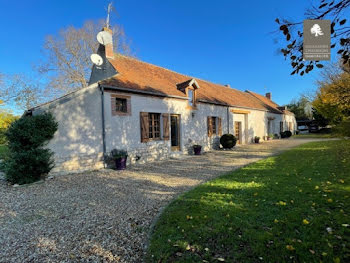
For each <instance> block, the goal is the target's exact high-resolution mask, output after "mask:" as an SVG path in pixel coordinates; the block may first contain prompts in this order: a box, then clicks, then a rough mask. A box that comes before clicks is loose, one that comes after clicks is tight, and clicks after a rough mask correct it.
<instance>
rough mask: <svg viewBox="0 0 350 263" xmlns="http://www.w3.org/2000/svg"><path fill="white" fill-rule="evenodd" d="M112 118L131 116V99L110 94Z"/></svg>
mask: <svg viewBox="0 0 350 263" xmlns="http://www.w3.org/2000/svg"><path fill="white" fill-rule="evenodd" d="M111 110H112V116H130V115H131V97H130V96H125V95H122V94H121V95H119V94H115V93H114V94H113V93H112V94H111Z"/></svg>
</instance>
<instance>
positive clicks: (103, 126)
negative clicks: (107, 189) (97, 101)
mask: <svg viewBox="0 0 350 263" xmlns="http://www.w3.org/2000/svg"><path fill="white" fill-rule="evenodd" d="M98 87H99V88H100V91H101V117H102V147H103V167H104V168H106V162H105V156H106V129H105V100H104V88H103V86H101V85H100V84H98Z"/></svg>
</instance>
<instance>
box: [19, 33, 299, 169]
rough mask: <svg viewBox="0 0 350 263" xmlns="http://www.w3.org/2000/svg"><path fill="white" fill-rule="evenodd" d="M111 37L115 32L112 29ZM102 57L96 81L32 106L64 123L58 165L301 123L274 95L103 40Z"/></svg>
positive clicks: (158, 154)
mask: <svg viewBox="0 0 350 263" xmlns="http://www.w3.org/2000/svg"><path fill="white" fill-rule="evenodd" d="M103 32H104V34H105V36H106V34H107V36H108V34H110V39H112V33H111V31H110V29H108V28H104V29H103ZM97 54H98V55H99V56H100V58H102V60H103V61H102V60H101V63H99V64H98V65H97V64H95V65H94V66H93V68H92V73H91V78H90V85H89V86H88V87H85V88H82V89H80V90H77V91H74V92H72V93H70V94H67V95H65V96H63V97H60V98H58V99H56V100H54V101H51V102H48V103H45V104H42V105H39V106H37V107H34V108H32V109H29V110H27V112H26V114H27V115H35V114H39V113H41V112H43V111H50V112H52V113H53V114H54V116H55V117H56V120H57V121H58V123H59V127H58V131H57V132H56V134H55V136H54V139H52V140H51V141H50V143H49V144H48V147H49V148H50V149H52V150H53V151H54V153H55V162H56V167H55V169H54V170H53V172H62V171H81V170H86V169H98V168H102V167H104V160H103V159H104V158H103V156H104V154H105V153H108V152H110V151H111V150H112V149H124V150H127V151H128V154H129V158H128V160H129V162H131V163H144V162H149V161H153V160H160V159H166V158H169V157H175V156H179V155H182V154H189V153H191V150H192V146H193V145H194V144H200V145H202V149H203V150H204V151H208V150H210V149H215V148H218V147H219V146H220V142H219V138H220V135H222V134H224V133H231V134H234V135H235V136H236V137H237V138H238V144H247V143H252V142H253V139H254V137H255V136H259V137H260V138H261V140H263V139H265V138H266V136H267V135H268V134H279V133H280V132H281V131H286V130H290V131H292V132H293V133H294V132H295V130H296V121H295V117H294V114H293V113H291V112H289V111H288V110H287V109H286V108H285V107H280V106H279V105H277V104H276V103H274V102H273V101H272V100H271V93H267V94H266V96H262V95H259V94H257V93H254V92H252V91H245V92H243V91H239V90H237V89H233V88H230V86H228V85H219V84H214V83H211V82H209V81H205V80H201V79H198V78H195V77H191V76H186V75H183V74H180V73H177V72H174V71H171V70H168V69H165V68H162V67H159V66H156V65H152V64H149V63H146V62H142V61H139V60H137V59H135V58H131V57H127V56H123V55H118V54H115V53H114V52H113V43H112V41H109V42H108V41H107V42H106V43H104V44H100V46H99V48H98V52H97Z"/></svg>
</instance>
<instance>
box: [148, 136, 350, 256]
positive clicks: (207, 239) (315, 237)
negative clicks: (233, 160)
mask: <svg viewBox="0 0 350 263" xmlns="http://www.w3.org/2000/svg"><path fill="white" fill-rule="evenodd" d="M349 149H350V142H349V141H332V142H327V141H325V142H314V143H310V144H307V145H303V146H301V147H298V148H296V149H292V150H290V151H287V152H285V153H283V154H281V155H280V156H276V157H271V158H268V159H266V160H262V161H259V162H257V163H254V164H251V165H248V166H246V167H243V168H241V169H240V170H238V171H235V172H233V173H230V174H227V175H224V176H222V177H220V178H217V179H215V180H213V181H210V182H207V183H205V184H203V185H201V186H198V187H197V188H195V189H193V190H192V191H190V192H188V193H186V194H184V195H182V196H180V197H179V198H178V199H176V200H175V201H173V202H172V203H171V204H170V205H169V206H168V207H167V208H166V209H165V210H164V212H163V214H162V215H161V216H160V218H159V221H158V222H157V224H156V226H155V228H154V232H153V235H152V238H151V243H150V247H149V251H148V256H147V258H146V260H147V261H148V262H158V261H160V262H203V260H206V261H208V262H213V261H217V260H220V258H222V259H225V261H226V262H257V261H259V262H319V261H323V262H332V261H334V260H338V259H339V260H340V262H343V261H344V262H345V261H347V260H349V253H348V250H347V248H346V246H347V245H346V244H349V242H350V231H349V228H347V227H342V224H344V222H346V221H347V218H348V213H349V200H348V199H349V194H348V188H347V187H348V186H347V185H348V184H349V179H350V178H349V175H350V164H349V163H350V159H349V158H350V150H349ZM327 229H331V232H332V233H331V234H330V232H329V231H327Z"/></svg>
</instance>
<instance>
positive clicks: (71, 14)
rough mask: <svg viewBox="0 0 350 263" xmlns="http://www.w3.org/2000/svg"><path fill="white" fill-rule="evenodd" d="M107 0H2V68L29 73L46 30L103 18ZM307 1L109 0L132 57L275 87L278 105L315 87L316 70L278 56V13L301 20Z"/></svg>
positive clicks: (246, 85) (248, 85) (243, 85)
mask: <svg viewBox="0 0 350 263" xmlns="http://www.w3.org/2000/svg"><path fill="white" fill-rule="evenodd" d="M107 4H108V1H105V0H70V1H67V0H50V1H47V0H46V1H45V0H32V1H24V0H17V1H8V0H0V8H1V10H2V12H1V16H0V26H1V31H0V32H1V36H0V37H1V48H0V57H1V60H0V72H4V73H15V72H30V71H31V69H32V66H33V65H35V63H36V62H37V61H39V60H40V57H41V48H42V45H43V41H44V38H45V36H46V35H48V34H56V33H57V32H58V30H59V29H60V28H63V27H66V26H69V25H73V26H76V27H79V26H81V25H82V24H83V23H84V21H86V20H93V19H100V18H105V16H106V11H105V9H106V6H107ZM308 4H309V1H306V0H293V1H281V0H273V1H261V0H251V1H229V0H221V1H204V0H202V1H197V0H187V1H182V0H177V1H164V0H163V1H161V0H157V1H156V0H148V1H136V0H135V1H131V0H118V1H114V5H115V7H116V9H117V12H118V16H117V15H116V14H112V23H118V24H121V25H123V27H124V30H125V32H126V34H127V35H128V37H129V38H130V39H131V41H132V45H131V47H132V49H133V51H134V53H135V55H136V56H137V57H138V58H139V59H141V60H144V61H147V62H150V63H153V64H156V65H159V66H163V67H166V68H169V69H171V70H175V71H178V72H181V73H184V74H188V75H192V76H195V77H198V78H201V79H206V80H210V81H212V82H215V83H221V84H230V85H231V87H234V88H237V89H239V90H246V89H248V90H252V91H255V92H259V93H262V94H264V93H265V92H268V91H269V92H272V98H273V100H274V101H276V102H277V103H279V104H285V103H288V102H289V101H290V100H291V99H292V98H295V97H297V96H298V95H299V94H300V93H302V92H305V91H308V90H311V89H314V88H315V80H316V79H317V77H318V74H319V72H318V71H317V70H314V71H313V72H312V73H311V74H309V75H307V76H303V77H300V76H290V72H291V68H290V66H289V62H287V61H285V60H284V58H283V57H282V56H280V55H277V54H276V51H277V49H278V48H279V47H280V46H279V45H278V44H276V43H275V39H278V38H279V35H276V34H271V32H273V31H274V30H276V29H277V24H276V23H275V22H274V20H275V18H276V17H279V16H284V17H288V18H292V19H295V20H297V19H302V18H303V13H304V11H305V8H306V6H307V5H308Z"/></svg>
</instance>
